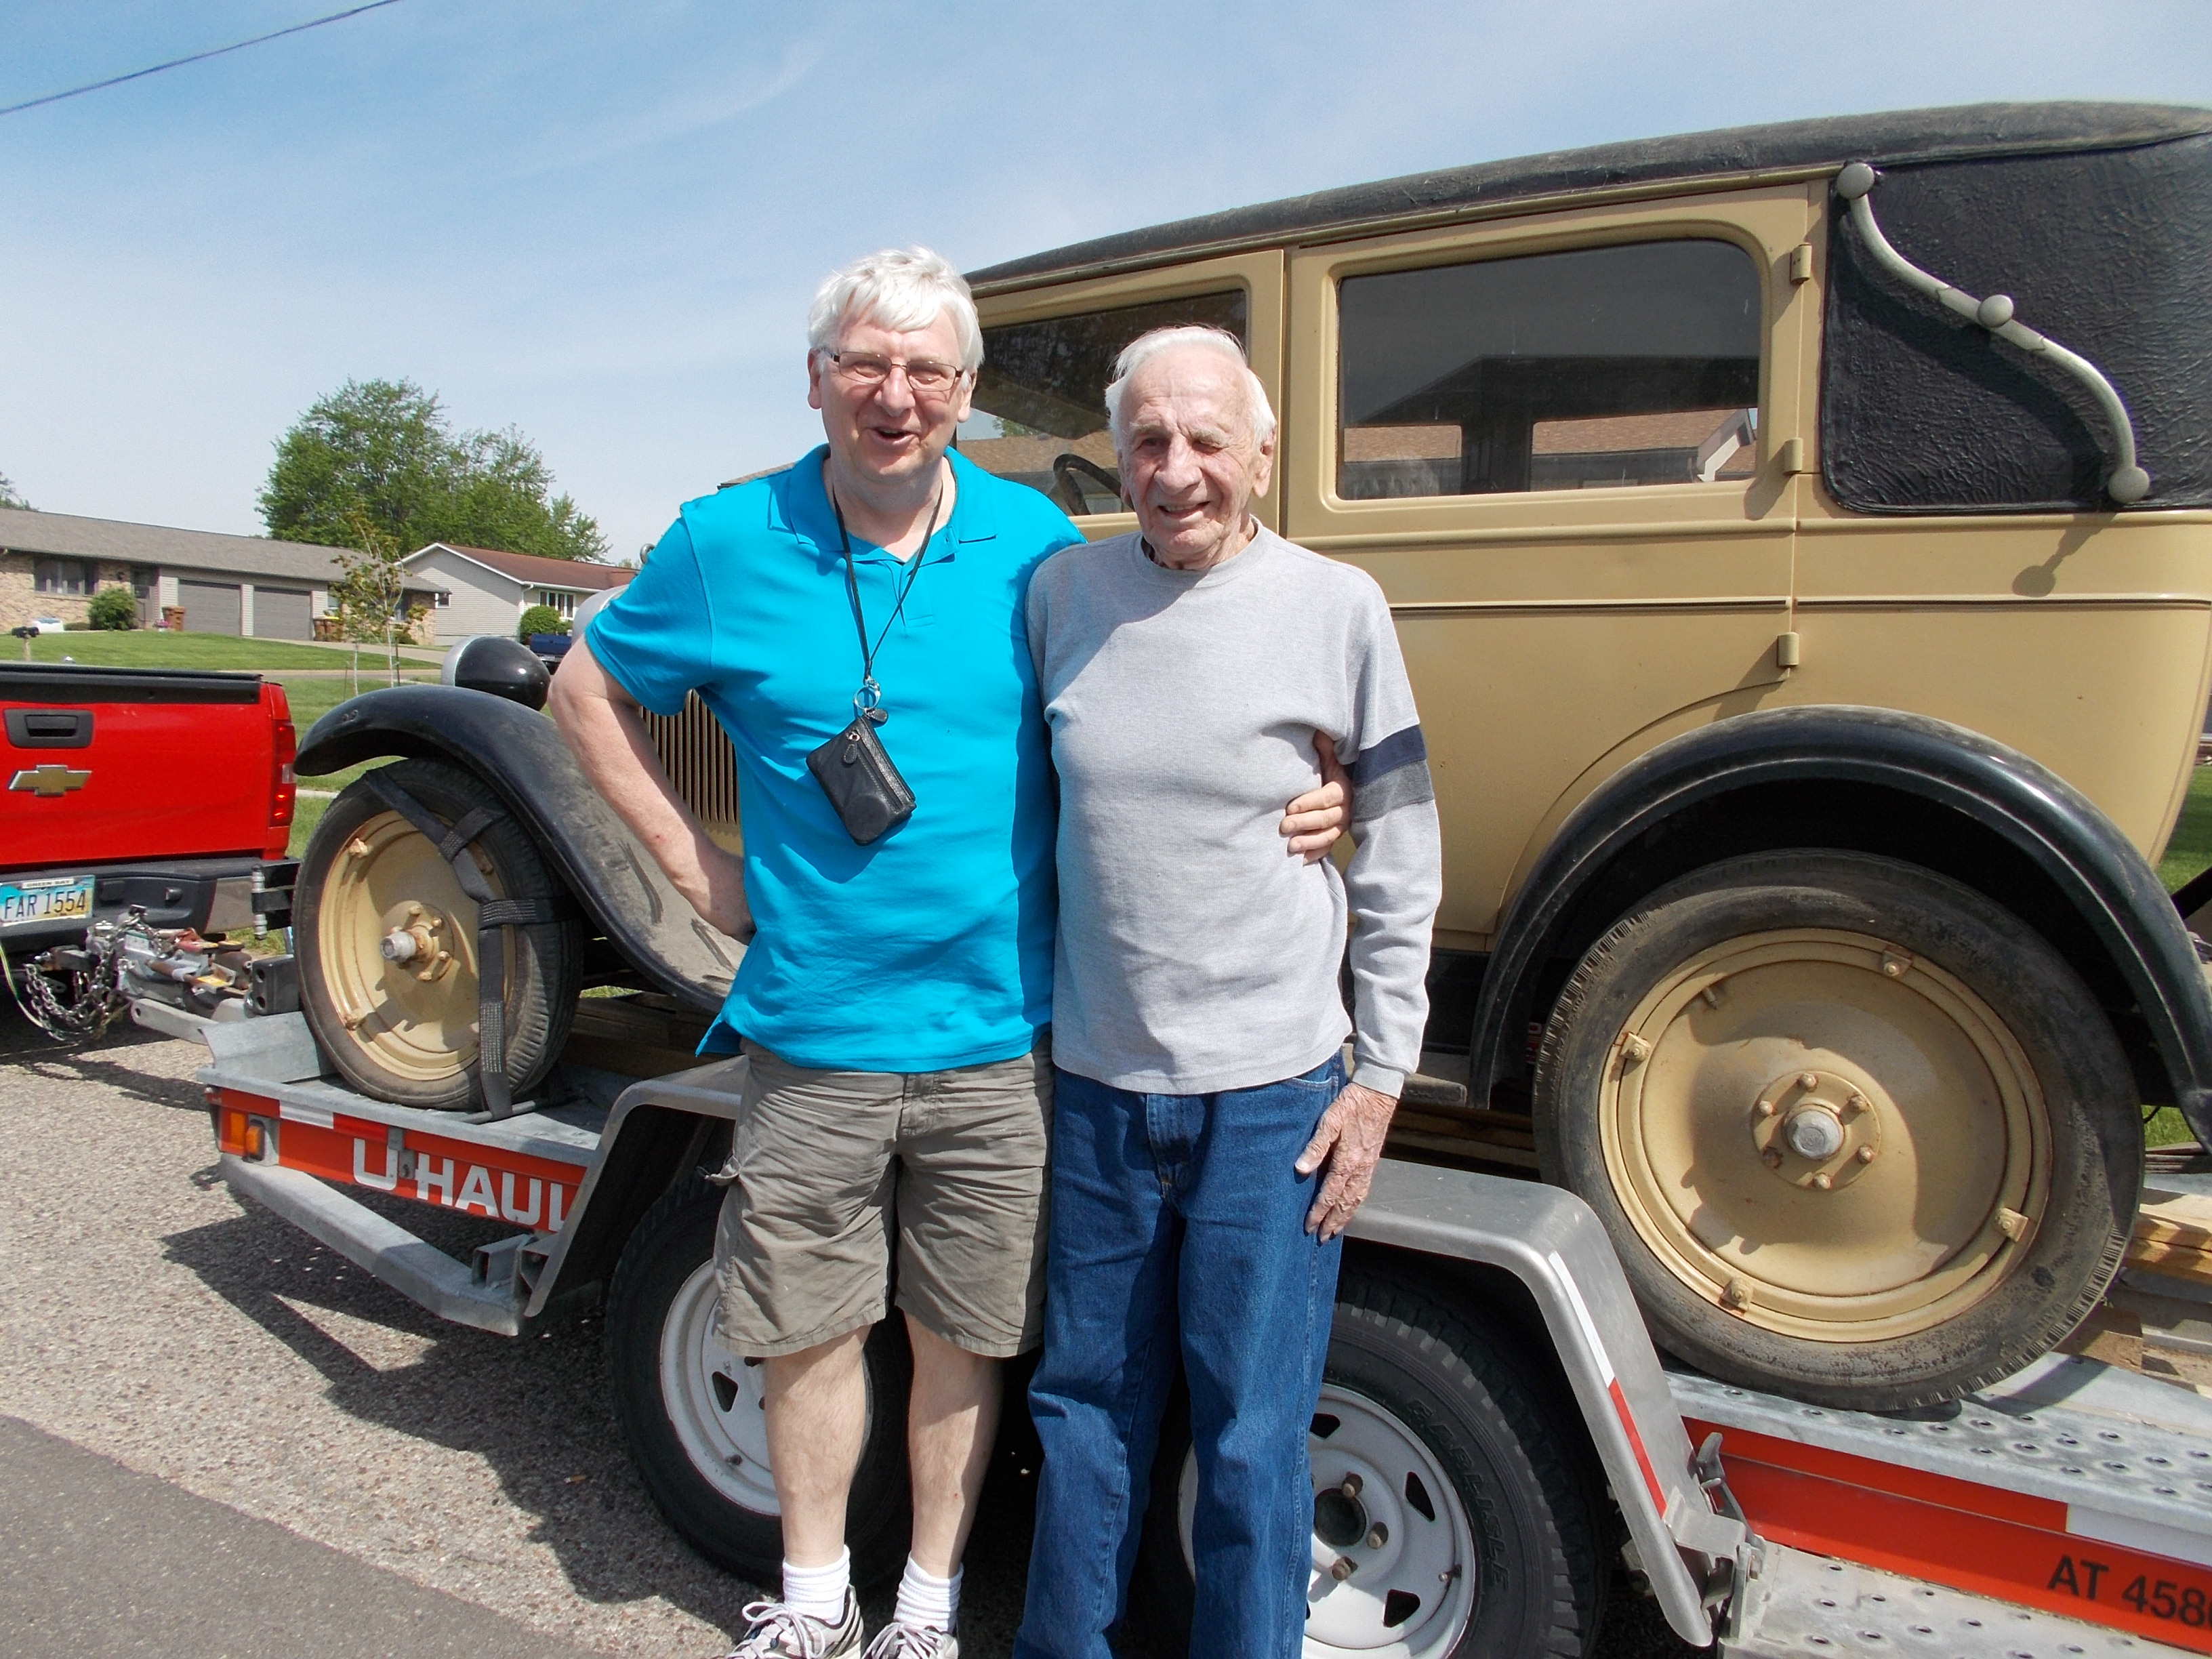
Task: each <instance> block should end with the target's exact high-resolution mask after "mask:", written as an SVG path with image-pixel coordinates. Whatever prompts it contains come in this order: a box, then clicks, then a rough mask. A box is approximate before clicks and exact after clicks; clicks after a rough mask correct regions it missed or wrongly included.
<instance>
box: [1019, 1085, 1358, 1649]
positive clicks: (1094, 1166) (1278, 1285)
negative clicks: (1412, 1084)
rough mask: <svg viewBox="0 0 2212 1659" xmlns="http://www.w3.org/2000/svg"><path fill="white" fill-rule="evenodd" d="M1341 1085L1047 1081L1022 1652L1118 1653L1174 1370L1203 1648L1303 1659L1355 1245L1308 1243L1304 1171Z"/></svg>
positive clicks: (1309, 1181) (1308, 1182)
mask: <svg viewBox="0 0 2212 1659" xmlns="http://www.w3.org/2000/svg"><path fill="white" fill-rule="evenodd" d="M1343 1086H1344V1068H1343V1065H1342V1063H1341V1062H1340V1060H1334V1059H1332V1060H1329V1061H1328V1063H1327V1064H1326V1065H1323V1066H1319V1067H1316V1069H1315V1070H1313V1071H1311V1072H1309V1073H1306V1074H1305V1075H1304V1077H1295V1078H1291V1079H1286V1080H1285V1081H1284V1082H1281V1083H1271V1084H1267V1085H1262V1086H1261V1087H1259V1088H1255V1089H1235V1090H1228V1091H1224V1092H1222V1093H1219V1094H1212V1095H1143V1094H1134V1093H1132V1092H1130V1091H1127V1090H1125V1089H1115V1088H1109V1086H1108V1085H1105V1084H1103V1083H1097V1082H1094V1081H1092V1080H1091V1079H1089V1078H1085V1077H1078V1076H1076V1075H1074V1074H1073V1073H1070V1072H1060V1073H1058V1075H1057V1077H1056V1078H1055V1079H1054V1095H1055V1106H1054V1127H1053V1147H1052V1205H1051V1218H1052V1219H1051V1234H1050V1240H1049V1243H1048V1246H1047V1254H1046V1267H1045V1310H1044V1320H1045V1324H1044V1330H1045V1335H1044V1356H1043V1358H1042V1360H1041V1361H1040V1363H1039V1364H1038V1366H1037V1371H1036V1380H1035V1381H1034V1382H1033V1383H1030V1414H1031V1415H1032V1416H1033V1417H1034V1418H1035V1419H1036V1427H1037V1434H1038V1436H1039V1437H1040V1438H1041V1439H1042V1441H1043V1443H1044V1466H1043V1468H1042V1471H1041V1473H1040V1476H1039V1480H1038V1483H1037V1516H1036V1542H1035V1544H1034V1545H1033V1546H1032V1547H1031V1549H1030V1577H1029V1597H1028V1602H1027V1606H1026V1607H1025V1608H1024V1613H1023V1617H1022V1627H1021V1631H1020V1633H1019V1634H1018V1636H1016V1638H1014V1656H1015V1659H1109V1649H1108V1647H1107V1644H1106V1632H1107V1630H1108V1629H1109V1626H1112V1625H1114V1624H1115V1622H1116V1620H1118V1618H1119V1616H1120V1613H1121V1606H1122V1601H1123V1599H1124V1597H1125V1596H1126V1595H1127V1592H1128V1585H1129V1571H1130V1568H1131V1566H1132V1565H1133V1563H1134V1561H1135V1559H1136V1549H1137V1537H1138V1530H1139V1526H1140V1524H1141V1523H1142V1522H1143V1519H1144V1514H1145V1505H1146V1500H1147V1498H1148V1490H1147V1489H1148V1487H1149V1486H1150V1475H1151V1472H1152V1454H1153V1449H1154V1444H1155V1442H1156V1441H1157V1439H1158V1433H1159V1423H1160V1413H1161V1412H1162V1410H1163V1409H1164V1407H1165V1404H1166V1401H1167V1395H1168V1389H1169V1387H1170V1384H1171V1383H1172V1382H1173V1380H1174V1376H1175V1370H1176V1359H1177V1358H1181V1359H1182V1368H1183V1373H1184V1376H1186V1378H1187V1379H1188V1384H1189V1389H1190V1419H1191V1435H1192V1438H1193V1440H1194V1443H1195V1445H1196V1450H1197V1454H1198V1486H1199V1490H1198V1510H1197V1515H1196V1516H1195V1518H1194V1522H1193V1524H1192V1529H1191V1546H1192V1553H1193V1555H1194V1558H1195V1562H1196V1567H1197V1575H1198V1601H1197V1608H1196V1613H1195V1617H1194V1628H1195V1629H1198V1630H1202V1631H1204V1632H1206V1641H1205V1643H1204V1644H1203V1648H1202V1650H1203V1651H1204V1652H1206V1654H1207V1655H1209V1656H1218V1659H1297V1654H1298V1652H1299V1650H1300V1647H1301V1644H1302V1643H1303V1641H1304V1628H1305V1589H1306V1583H1307V1577H1308V1573H1309V1571H1310V1566H1311V1562H1312V1544H1311V1539H1312V1534H1313V1480H1312V1476H1311V1474H1310V1472H1309V1470H1308V1468H1307V1466H1306V1436H1307V1433H1308V1431H1309V1430H1310V1426H1311V1425H1312V1421H1313V1411H1314V1402H1315V1401H1316V1398H1318V1396H1319V1395H1320V1393H1321V1378H1322V1358H1323V1356H1324V1355H1325V1354H1326V1353H1327V1352H1328V1332H1329V1322H1330V1318H1331V1316H1332V1315H1333V1313H1334V1307H1335V1301H1336V1270H1337V1264H1338V1262H1339V1261H1340V1260H1341V1258H1342V1256H1343V1253H1344V1249H1343V1242H1342V1240H1341V1239H1338V1240H1334V1241H1332V1242H1331V1243H1327V1244H1322V1243H1318V1242H1317V1241H1316V1238H1315V1237H1314V1236H1313V1235H1312V1234H1310V1233H1309V1232H1307V1231H1306V1230H1305V1218H1306V1212H1307V1210H1308V1209H1309V1208H1310V1207H1311V1206H1312V1204H1313V1200H1314V1195H1315V1193H1316V1190H1317V1189H1318V1188H1319V1185H1320V1180H1321V1177H1320V1175H1319V1173H1318V1172H1316V1174H1315V1175H1313V1176H1306V1177H1301V1176H1299V1175H1298V1173H1297V1170H1296V1168H1295V1167H1294V1165H1295V1164H1296V1163H1297V1156H1298V1154H1299V1153H1300V1152H1303V1151H1304V1149H1305V1145H1306V1142H1307V1141H1308V1140H1310V1139H1311V1138H1312V1136H1313V1132H1314V1128H1315V1126H1316V1124H1318V1123H1319V1122H1320V1121H1321V1115H1322V1112H1323V1111H1324V1110H1326V1109H1328V1103H1329V1102H1330V1101H1332V1100H1333V1099H1334V1098H1335V1097H1336V1094H1337V1091H1339V1090H1340V1089H1341V1088H1342V1087H1343ZM1192 1651H1193V1652H1194V1653H1195V1652H1198V1651H1200V1647H1199V1646H1197V1645H1194V1647H1193V1650H1192Z"/></svg>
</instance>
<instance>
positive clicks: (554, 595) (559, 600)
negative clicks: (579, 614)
mask: <svg viewBox="0 0 2212 1659" xmlns="http://www.w3.org/2000/svg"><path fill="white" fill-rule="evenodd" d="M530 602H531V604H532V605H551V606H552V607H553V608H554V609H555V610H556V611H559V612H560V613H561V615H562V617H563V618H565V619H568V620H570V621H573V620H574V617H575V615H576V596H575V595H574V593H571V592H568V590H567V589H566V588H561V587H541V588H539V589H538V592H536V593H535V594H533V595H532V598H531V600H530Z"/></svg>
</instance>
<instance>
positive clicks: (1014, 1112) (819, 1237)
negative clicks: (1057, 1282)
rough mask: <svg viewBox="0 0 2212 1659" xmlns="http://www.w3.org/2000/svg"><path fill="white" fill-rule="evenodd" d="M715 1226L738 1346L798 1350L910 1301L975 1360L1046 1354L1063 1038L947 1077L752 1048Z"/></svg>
mask: <svg viewBox="0 0 2212 1659" xmlns="http://www.w3.org/2000/svg"><path fill="white" fill-rule="evenodd" d="M744 1052H745V1055H746V1057H747V1058H748V1059H749V1060H751V1062H752V1065H751V1067H750V1076H749V1077H748V1079H747V1080H746V1083H745V1089H744V1099H743V1101H742V1103H740V1105H739V1107H738V1120H737V1127H736V1131H735V1133H734V1135H733V1137H732V1142H731V1147H730V1160H729V1162H728V1163H727V1164H725V1165H724V1166H723V1168H722V1170H721V1172H720V1176H718V1179H719V1180H720V1181H722V1182H726V1184H727V1185H728V1188H729V1191H728V1194H727V1196H726V1197H725V1198H724V1199H723V1200H722V1213H721V1219H720V1224H719V1225H718V1226H717V1228H716V1230H715V1237H714V1272H715V1276H716V1278H717V1279H718V1280H719V1281H720V1285H721V1308H720V1327H721V1333H722V1335H723V1338H724V1340H726V1341H727V1342H728V1343H729V1344H730V1346H732V1347H733V1348H735V1349H736V1350H737V1351H738V1352H739V1353H742V1354H744V1355H745V1356H746V1357H747V1358H771V1357H773V1356H775V1355H777V1354H787V1353H796V1352H799V1350H800V1349H802V1348H811V1347H812V1346H815V1345H816V1344H817V1343H818V1342H827V1341H828V1340H830V1339H831V1338H832V1337H836V1336H842V1335H844V1334H846V1333H847V1332H848V1331H854V1330H858V1329H860V1328H863V1327H865V1326H868V1325H872V1324H874V1323H875V1322H877V1321H878V1320H879V1319H881V1318H882V1317H883V1316H884V1290H885V1286H886V1283H887V1280H888V1279H889V1276H890V1275H889V1272H888V1269H889V1266H890V1238H891V1233H892V1231H893V1230H894V1229H896V1232H897V1237H898V1297H897V1301H898V1306H899V1308H900V1309H901V1310H902V1311H903V1312H905V1313H906V1314H907V1315H908V1316H909V1317H910V1318H913V1319H915V1320H916V1321H918V1322H920V1323H921V1325H923V1326H924V1327H925V1328H927V1329H928V1330H929V1331H931V1332H932V1333H933V1334H936V1335H938V1336H940V1337H942V1338H944V1340H945V1341H947V1342H950V1343H951V1344H952V1345H953V1346H955V1347H957V1348H964V1349H965V1350H967V1351H968V1352H969V1353H975V1354H982V1355H984V1356H986V1357H987V1358H995V1359H1004V1358H1011V1357H1012V1356H1013V1355H1015V1354H1018V1353H1022V1352H1025V1351H1027V1350H1028V1349H1030V1348H1033V1347H1035V1346H1036V1344H1037V1342H1038V1340H1039V1338H1040V1336H1041V1335H1042V1328H1043V1322H1042V1312H1043V1306H1044V1227H1045V1216H1044V1207H1045V1151H1046V1146H1047V1142H1048V1136H1049V1133H1050V1131H1051V1126H1052V1049H1051V1044H1050V1041H1049V1038H1048V1036H1042V1037H1040V1038H1039V1039H1038V1042H1037V1046H1036V1049H1035V1050H1034V1051H1032V1052H1031V1053H1030V1054H1024V1055H1022V1056H1021V1057H1020V1058H1018V1059H1016V1060H997V1061H994V1062H992V1063H990V1064H987V1065H983V1066H960V1067H958V1068H957V1069H955V1070H952V1071H948V1072H911V1073H899V1072H816V1071H809V1070H807V1069H805V1067H803V1066H791V1065H787V1064H786V1063H785V1062H784V1061H783V1060H779V1059H777V1058H776V1056H775V1055H774V1054H770V1053H769V1051H768V1050H767V1049H765V1048H761V1047H760V1046H758V1045H757V1044H756V1043H752V1042H748V1043H746V1044H745V1045H744Z"/></svg>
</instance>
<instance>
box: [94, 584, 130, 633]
mask: <svg viewBox="0 0 2212 1659" xmlns="http://www.w3.org/2000/svg"><path fill="white" fill-rule="evenodd" d="M84 616H85V620H86V621H87V622H88V623H91V624H92V625H93V626H94V628H106V629H118V630H120V629H127V628H136V627H137V626H138V601H137V598H136V597H135V596H134V595H133V594H132V593H131V590H130V589H129V588H127V587H103V588H101V589H100V592H97V593H95V594H94V595H93V596H92V603H91V604H90V605H87V606H85V608H84Z"/></svg>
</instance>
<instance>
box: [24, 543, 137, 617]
mask: <svg viewBox="0 0 2212 1659" xmlns="http://www.w3.org/2000/svg"><path fill="white" fill-rule="evenodd" d="M96 564H97V573H98V574H97V581H96V586H98V587H121V588H124V589H126V590H127V589H128V588H129V587H130V586H131V567H130V566H129V565H127V564H113V563H110V562H108V561H106V560H105V559H102V560H99V561H97V562H96ZM37 567H38V560H37V559H36V558H35V557H34V556H32V555H31V554H28V553H0V634H4V633H6V632H7V630H8V629H11V628H16V627H20V626H21V624H22V623H27V622H29V621H30V620H31V619H32V618H33V617H60V618H61V619H62V620H63V621H64V622H65V623H72V622H77V623H81V622H82V621H83V620H84V619H85V608H86V607H87V606H88V605H90V604H91V603H92V599H91V595H90V594H69V593H41V592H39V591H38V574H37Z"/></svg>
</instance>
